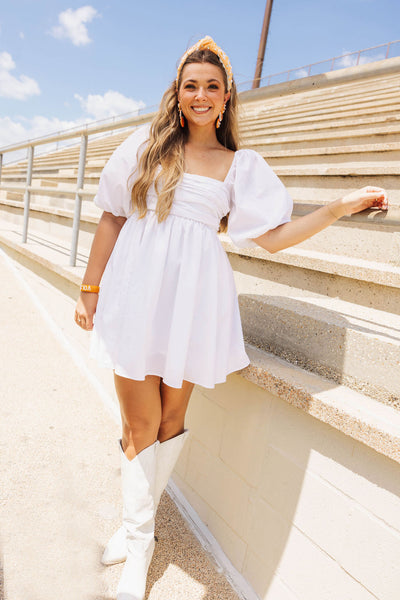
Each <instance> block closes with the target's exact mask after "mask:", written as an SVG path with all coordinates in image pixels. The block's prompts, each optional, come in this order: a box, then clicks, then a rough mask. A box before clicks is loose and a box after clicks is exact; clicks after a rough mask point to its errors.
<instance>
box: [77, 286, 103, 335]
mask: <svg viewBox="0 0 400 600" xmlns="http://www.w3.org/2000/svg"><path fill="white" fill-rule="evenodd" d="M98 299H99V295H98V294H95V293H93V292H81V293H80V296H79V298H78V302H77V303H76V308H75V323H76V324H77V325H79V327H82V329H85V330H87V331H90V330H91V329H93V316H94V313H95V312H96V307H97V301H98Z"/></svg>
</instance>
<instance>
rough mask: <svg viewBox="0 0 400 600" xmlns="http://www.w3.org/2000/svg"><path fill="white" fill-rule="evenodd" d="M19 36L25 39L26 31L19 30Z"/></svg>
mask: <svg viewBox="0 0 400 600" xmlns="http://www.w3.org/2000/svg"><path fill="white" fill-rule="evenodd" d="M19 37H20V38H21V40H23V39H24V37H25V34H24V32H23V31H20V32H19Z"/></svg>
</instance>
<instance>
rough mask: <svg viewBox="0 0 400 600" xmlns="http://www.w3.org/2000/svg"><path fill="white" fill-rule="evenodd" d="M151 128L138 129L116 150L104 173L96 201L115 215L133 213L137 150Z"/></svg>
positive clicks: (124, 215)
mask: <svg viewBox="0 0 400 600" xmlns="http://www.w3.org/2000/svg"><path fill="white" fill-rule="evenodd" d="M149 129H150V125H149V124H148V123H146V125H143V126H141V127H138V129H135V131H134V132H133V133H132V134H131V135H130V136H128V137H127V138H126V140H124V141H123V142H122V144H120V145H119V146H118V148H116V150H114V152H113V153H112V155H111V156H110V158H109V159H108V161H107V163H106V165H105V167H104V169H103V170H102V172H101V175H100V181H99V187H98V190H97V194H96V196H95V197H94V200H93V202H94V203H95V205H96V206H98V207H99V208H101V209H103V210H105V211H107V212H110V213H112V214H113V215H115V216H116V217H128V216H129V215H130V213H131V209H130V207H131V189H132V185H133V177H130V175H131V174H132V172H133V171H134V170H135V168H136V167H137V164H138V150H140V149H141V146H142V144H143V142H145V141H146V140H147V139H148V137H149ZM144 147H145V146H143V149H144ZM139 156H140V153H139ZM128 179H129V186H128Z"/></svg>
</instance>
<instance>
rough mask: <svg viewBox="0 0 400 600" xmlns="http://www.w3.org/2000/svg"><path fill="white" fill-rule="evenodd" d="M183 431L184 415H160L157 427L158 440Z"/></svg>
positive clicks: (166, 438)
mask: <svg viewBox="0 0 400 600" xmlns="http://www.w3.org/2000/svg"><path fill="white" fill-rule="evenodd" d="M183 431H184V416H182V415H180V414H175V413H172V414H169V415H165V416H162V417H161V422H160V426H159V428H158V440H159V441H160V442H163V441H164V440H168V439H170V438H172V437H174V436H176V435H179V434H180V433H183Z"/></svg>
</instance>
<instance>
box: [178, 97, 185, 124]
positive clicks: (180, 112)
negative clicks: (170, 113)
mask: <svg viewBox="0 0 400 600" xmlns="http://www.w3.org/2000/svg"><path fill="white" fill-rule="evenodd" d="M178 113H179V123H180V124H181V127H185V119H184V118H183V113H182V109H181V103H180V102H178Z"/></svg>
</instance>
